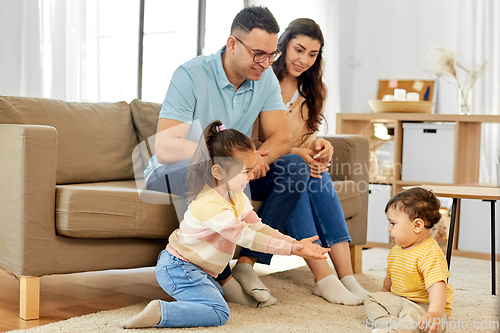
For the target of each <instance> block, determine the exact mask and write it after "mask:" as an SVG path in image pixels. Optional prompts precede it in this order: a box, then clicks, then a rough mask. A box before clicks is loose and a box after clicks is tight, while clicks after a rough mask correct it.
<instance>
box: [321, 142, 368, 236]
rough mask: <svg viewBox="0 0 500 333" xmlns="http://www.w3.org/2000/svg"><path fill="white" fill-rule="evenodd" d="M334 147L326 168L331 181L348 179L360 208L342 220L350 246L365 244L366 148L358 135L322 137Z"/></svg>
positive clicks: (366, 201)
mask: <svg viewBox="0 0 500 333" xmlns="http://www.w3.org/2000/svg"><path fill="white" fill-rule="evenodd" d="M325 139H326V140H328V141H330V142H331V144H332V145H333V147H334V153H333V158H332V162H331V164H332V165H331V166H330V174H331V176H332V180H333V181H334V182H335V181H340V180H352V181H354V182H355V183H356V188H357V190H358V192H359V195H360V202H361V209H360V211H359V212H358V213H357V214H356V215H354V216H353V217H352V218H350V219H348V220H347V221H346V223H347V227H348V229H349V234H350V235H351V238H352V242H351V245H362V244H365V243H366V230H367V219H368V176H369V165H368V160H369V145H368V140H367V139H366V138H365V137H364V136H361V135H344V134H342V135H334V136H330V137H325Z"/></svg>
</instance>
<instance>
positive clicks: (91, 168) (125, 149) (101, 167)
mask: <svg viewBox="0 0 500 333" xmlns="http://www.w3.org/2000/svg"><path fill="white" fill-rule="evenodd" d="M0 124H24V125H47V126H52V127H55V128H56V130H57V134H58V148H57V173H56V182H57V184H73V183H88V182H98V181H110V180H128V179H133V178H134V174H133V168H132V150H133V149H134V148H135V146H137V144H138V142H137V136H136V133H135V130H134V126H133V123H132V115H131V112H130V106H129V104H127V103H126V102H117V103H71V102H64V101H60V100H53V99H44V98H27V97H13V96H0Z"/></svg>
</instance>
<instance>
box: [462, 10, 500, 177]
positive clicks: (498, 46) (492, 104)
mask: <svg viewBox="0 0 500 333" xmlns="http://www.w3.org/2000/svg"><path fill="white" fill-rule="evenodd" d="M458 8H459V20H458V21H459V23H460V24H459V25H458V27H459V29H458V54H459V57H460V58H461V59H463V61H464V62H466V63H468V64H475V63H476V64H480V63H482V62H483V61H484V60H486V61H487V62H488V64H487V69H486V72H485V73H484V75H483V76H481V77H480V78H479V79H478V81H477V82H476V85H475V86H474V90H473V91H472V113H474V114H486V115H500V1H498V0H460V2H459V4H458ZM481 134H482V135H481V163H480V165H481V169H480V173H479V178H480V179H479V181H480V182H484V183H496V181H497V174H496V168H497V163H499V162H500V161H499V159H500V125H499V124H488V125H483V126H482V133H481Z"/></svg>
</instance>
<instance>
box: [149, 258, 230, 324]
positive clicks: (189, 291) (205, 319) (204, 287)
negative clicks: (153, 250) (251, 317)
mask: <svg viewBox="0 0 500 333" xmlns="http://www.w3.org/2000/svg"><path fill="white" fill-rule="evenodd" d="M155 273H156V279H157V280H158V283H159V284H160V286H161V287H162V288H163V290H165V292H167V294H169V295H170V296H172V297H173V298H174V299H175V300H176V302H166V301H163V300H159V302H160V307H161V321H160V323H159V324H158V325H156V327H193V326H219V325H224V324H225V323H226V322H227V321H228V319H229V313H230V312H229V306H228V305H227V303H226V301H225V300H224V298H223V292H222V287H221V286H220V285H219V283H217V282H216V281H215V280H214V278H213V277H211V276H210V275H208V274H207V273H205V272H204V271H203V270H202V269H201V268H200V267H199V266H197V265H195V264H192V263H189V262H186V261H183V260H181V259H179V258H177V257H175V256H173V255H172V254H170V253H169V252H168V251H167V250H163V251H162V252H161V253H160V255H159V256H158V262H157V264H156V271H155Z"/></svg>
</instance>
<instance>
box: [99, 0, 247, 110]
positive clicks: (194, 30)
mask: <svg viewBox="0 0 500 333" xmlns="http://www.w3.org/2000/svg"><path fill="white" fill-rule="evenodd" d="M199 3H201V4H205V3H206V10H205V12H206V24H205V36H198V22H199V17H198V12H199V10H198V4H199ZM140 5H141V4H140V0H100V1H99V36H100V43H99V48H100V50H99V54H100V55H99V62H100V66H99V72H100V73H99V77H100V79H99V85H100V89H99V90H100V100H101V101H109V102H114V101H120V100H124V101H127V102H130V101H131V100H133V99H134V98H136V97H137V80H138V78H137V77H138V59H139V55H138V52H139V47H138V45H139V17H140ZM243 5H244V1H235V0H206V2H205V1H200V0H183V1H175V2H174V1H167V0H145V1H144V40H143V64H142V65H143V68H142V99H143V100H145V101H151V102H156V103H161V102H162V101H163V98H164V97H165V93H166V92H167V89H168V85H169V83H170V78H171V76H172V74H173V72H174V71H175V70H176V69H177V67H179V65H181V64H182V63H184V62H186V61H188V60H189V59H191V58H194V57H195V56H196V55H197V54H196V53H197V44H198V43H197V41H198V38H204V41H205V42H204V45H205V47H204V48H203V54H210V53H215V52H217V50H219V49H220V48H221V47H222V46H223V45H224V44H225V43H226V40H227V37H229V30H230V27H231V22H232V20H233V18H234V16H235V15H236V14H237V13H238V12H239V11H240V10H241V9H242V8H243ZM118 9H119V10H118Z"/></svg>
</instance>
